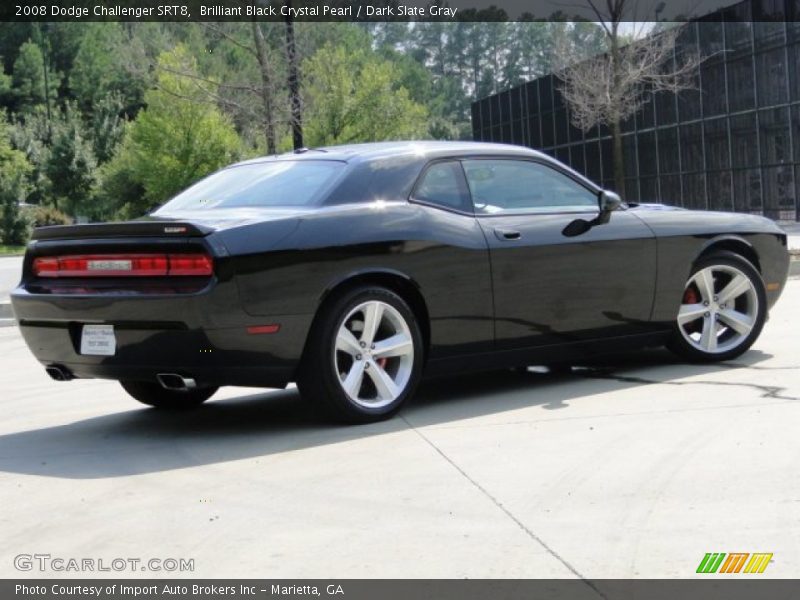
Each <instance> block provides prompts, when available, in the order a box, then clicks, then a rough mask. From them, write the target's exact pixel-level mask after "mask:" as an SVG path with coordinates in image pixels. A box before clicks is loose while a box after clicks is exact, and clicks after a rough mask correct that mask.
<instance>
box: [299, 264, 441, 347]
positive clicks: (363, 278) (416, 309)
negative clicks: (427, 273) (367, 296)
mask: <svg viewBox="0 0 800 600" xmlns="http://www.w3.org/2000/svg"><path fill="white" fill-rule="evenodd" d="M362 285H379V286H381V287H385V288H387V289H390V290H392V291H393V292H394V293H395V294H397V295H398V296H400V297H401V298H402V299H403V300H405V301H406V302H407V303H408V306H409V308H411V311H412V312H413V313H414V316H415V317H416V318H417V322H418V324H419V328H420V332H421V333H422V341H423V345H424V348H425V355H427V354H428V349H429V348H430V340H431V330H430V314H429V313H428V304H427V302H426V301H425V296H424V295H423V294H422V290H421V288H420V286H419V284H418V283H417V282H416V281H415V280H414V279H413V278H411V277H409V276H408V275H406V274H405V273H403V272H401V271H395V270H393V269H365V270H361V271H355V272H352V273H348V274H347V275H345V276H343V277H340V278H338V279H336V280H335V281H333V282H332V283H331V284H330V285H328V286H327V287H326V288H325V290H324V291H323V292H322V294H321V295H320V297H319V301H318V302H317V308H316V311H315V313H314V320H313V322H312V324H311V327H312V328H313V327H314V326H315V325H316V323H317V320H318V319H319V317H320V315H321V314H322V310H323V309H324V308H325V306H326V305H327V304H328V303H330V302H331V301H332V300H334V299H335V298H338V297H339V296H340V295H341V294H343V293H345V292H347V291H349V290H351V289H353V288H354V287H358V286H362Z"/></svg>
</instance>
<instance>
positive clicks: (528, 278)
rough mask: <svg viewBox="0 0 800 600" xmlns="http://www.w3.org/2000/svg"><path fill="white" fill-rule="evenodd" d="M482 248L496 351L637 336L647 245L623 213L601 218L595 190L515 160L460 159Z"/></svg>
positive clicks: (649, 277)
mask: <svg viewBox="0 0 800 600" xmlns="http://www.w3.org/2000/svg"><path fill="white" fill-rule="evenodd" d="M462 166H463V168H464V172H465V175H466V179H467V182H468V186H469V189H470V194H471V197H472V200H473V204H474V208H475V214H476V217H477V219H478V221H479V223H480V225H481V228H482V229H483V231H484V235H485V236H486V239H487V242H488V244H489V254H490V262H491V267H492V283H493V293H494V314H495V340H496V347H497V348H498V349H512V348H521V347H527V346H538V345H544V344H554V343H565V342H567V343H569V342H577V341H586V340H591V339H596V338H601V337H605V336H614V335H627V334H632V333H639V332H644V331H646V330H647V328H648V325H649V324H648V321H649V319H650V313H651V310H652V305H653V295H654V292H655V282H656V244H655V237H654V235H653V233H652V232H651V231H650V229H649V228H648V227H647V226H646V225H644V223H642V222H641V221H640V220H639V219H638V218H637V217H635V216H634V215H633V214H631V213H629V212H626V211H625V210H624V209H622V210H618V211H614V212H612V213H610V218H609V219H608V220H607V222H604V223H601V222H600V221H601V220H600V219H597V220H596V218H597V217H598V213H599V208H598V207H599V195H598V193H597V191H596V190H594V189H591V188H590V187H589V186H588V185H586V184H584V183H583V182H581V181H580V180H579V179H578V178H576V177H573V176H572V175H570V174H569V173H568V172H567V171H562V170H560V169H557V168H556V167H554V166H551V165H550V164H547V163H545V162H543V161H542V162H540V161H536V160H525V159H522V160H520V159H469V160H463V161H462Z"/></svg>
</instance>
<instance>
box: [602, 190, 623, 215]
mask: <svg viewBox="0 0 800 600" xmlns="http://www.w3.org/2000/svg"><path fill="white" fill-rule="evenodd" d="M620 206H622V198H620V197H619V194H617V193H616V192H612V191H610V190H603V191H602V192H600V212H601V213H610V212H613V211H615V210H617V209H618V208H619V207H620Z"/></svg>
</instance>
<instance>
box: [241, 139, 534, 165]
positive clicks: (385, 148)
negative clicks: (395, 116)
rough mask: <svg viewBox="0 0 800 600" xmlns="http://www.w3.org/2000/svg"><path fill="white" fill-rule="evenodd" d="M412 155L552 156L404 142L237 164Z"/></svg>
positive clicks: (519, 149)
mask: <svg viewBox="0 0 800 600" xmlns="http://www.w3.org/2000/svg"><path fill="white" fill-rule="evenodd" d="M408 155H412V156H413V155H418V156H419V157H420V158H436V157H439V156H463V155H490V156H509V155H517V156H536V157H540V158H545V159H547V158H550V157H548V156H547V155H546V154H543V153H541V152H537V151H536V150H532V149H531V148H526V147H524V146H514V145H512V144H492V143H488V142H443V141H403V142H373V143H368V144H346V145H341V146H321V147H319V148H303V149H300V150H296V151H294V152H286V153H284V154H276V155H274V156H262V157H259V158H253V159H250V160H246V161H243V162H240V163H237V165H245V164H251V163H259V162H267V161H273V160H337V161H343V162H360V161H370V160H375V159H381V158H391V157H394V156H408Z"/></svg>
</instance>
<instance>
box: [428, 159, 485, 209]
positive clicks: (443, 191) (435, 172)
mask: <svg viewBox="0 0 800 600" xmlns="http://www.w3.org/2000/svg"><path fill="white" fill-rule="evenodd" d="M414 198H415V199H416V200H421V201H423V202H429V203H431V204H436V205H437V206H441V207H443V208H450V209H453V210H459V211H462V212H470V213H471V212H472V205H471V204H470V199H469V191H468V190H467V184H466V182H465V181H464V174H463V172H462V170H461V165H460V164H459V163H457V162H455V161H449V162H441V163H434V164H433V165H431V166H430V167H428V170H427V171H425V174H424V175H423V176H422V179H421V180H420V182H419V184H418V185H417V187H416V189H415V190H414Z"/></svg>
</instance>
